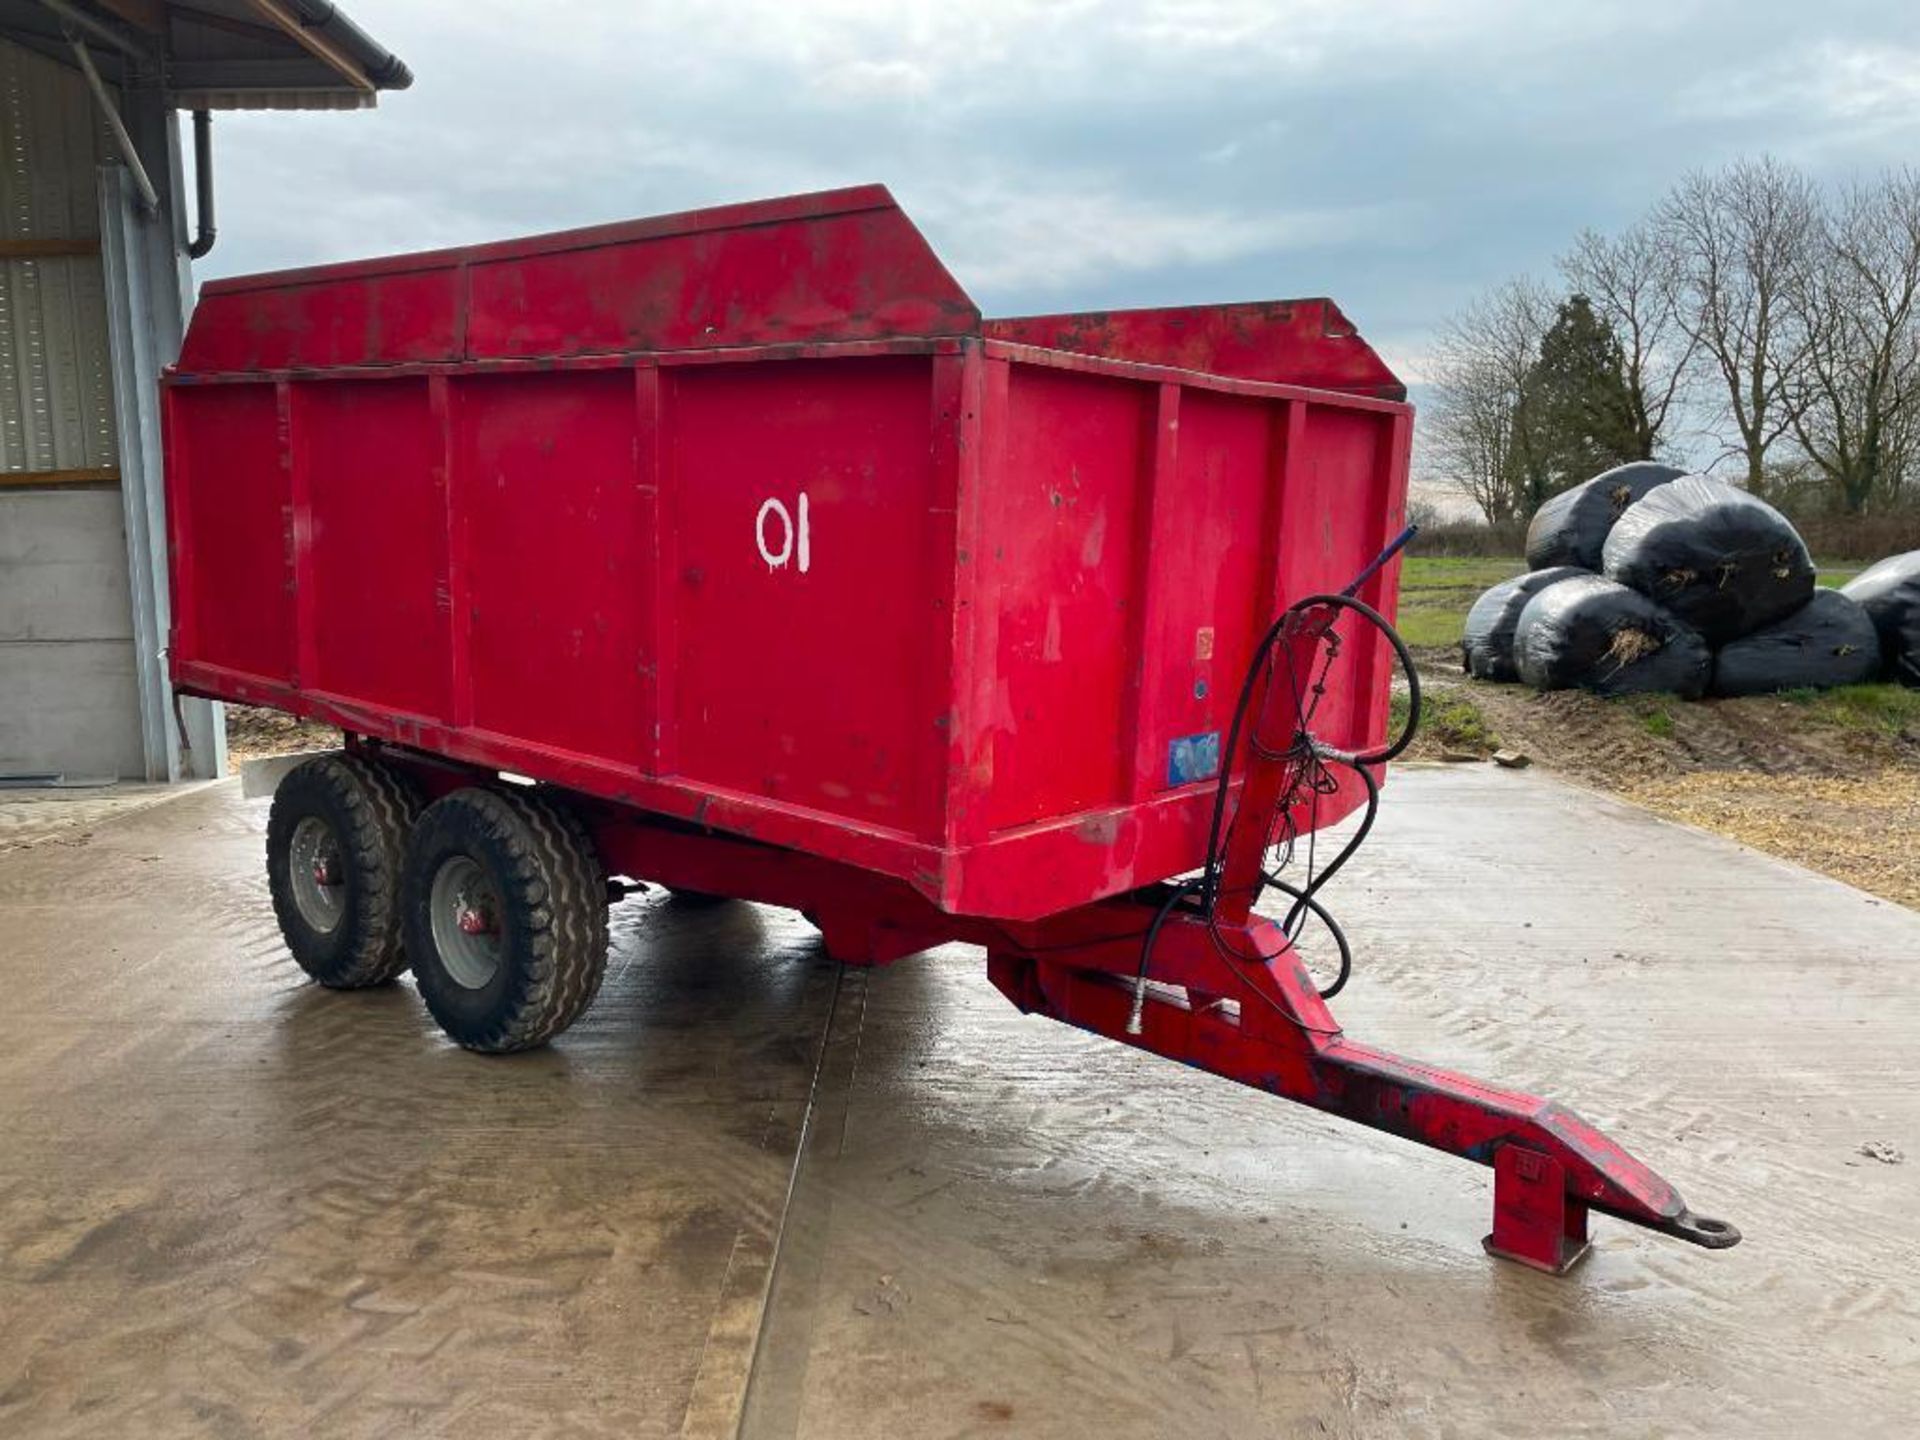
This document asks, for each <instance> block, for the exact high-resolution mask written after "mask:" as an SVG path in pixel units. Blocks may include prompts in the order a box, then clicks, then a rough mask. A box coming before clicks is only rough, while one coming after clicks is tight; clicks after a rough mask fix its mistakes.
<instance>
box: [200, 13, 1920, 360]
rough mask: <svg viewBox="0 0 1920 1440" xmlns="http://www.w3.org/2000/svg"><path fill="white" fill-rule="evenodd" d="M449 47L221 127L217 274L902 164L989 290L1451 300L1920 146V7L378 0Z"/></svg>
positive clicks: (1009, 297) (1009, 300)
mask: <svg viewBox="0 0 1920 1440" xmlns="http://www.w3.org/2000/svg"><path fill="white" fill-rule="evenodd" d="M346 8H347V9H348V10H349V12H350V13H352V15H353V16H354V18H355V19H356V20H357V21H359V22H360V24H361V25H362V26H363V27H364V28H365V29H367V30H368V31H369V32H371V33H372V34H373V35H374V36H375V37H376V38H378V39H379V40H380V41H382V42H383V43H385V44H386V45H388V46H390V47H391V48H392V49H393V50H395V51H396V52H397V53H398V54H399V55H400V56H401V57H402V58H403V59H405V60H406V61H407V63H408V64H409V65H410V66H411V67H412V68H413V71H414V74H415V76H416V79H415V82H414V85H413V88H412V89H411V90H408V91H405V92H402V93H399V94H389V95H385V96H383V97H382V98H381V102H380V106H379V108H378V109H377V110H374V111H370V112H361V113H353V114H290V115H276V114H233V115H222V116H220V117H219V118H218V120H217V121H216V136H215V144H216V160H215V163H216V168H217V172H218V177H219V188H220V243H219V246H218V248H217V249H215V251H214V252H213V254H212V255H211V256H209V257H208V258H207V259H206V260H205V261H203V262H201V264H200V265H199V266H197V267H196V272H197V274H198V275H199V276H200V277H201V278H207V277H211V276H215V275H222V274H231V273H236V272H239V271H247V270H258V269H264V268H271V267H278V266H283V265H294V264H303V263H310V262H314V261H319V260H333V259H345V258H350V257H353V256H360V255H370V254H379V253H383V252H390V251H395V250H405V249H421V248H426V247H431V246H436V245H444V244H449V243H455V242H462V241H471V240H482V239H494V238H498V237H502V236H507V235H515V234H525V233H530V232H534V231H540V230H551V229H558V228H562V227H566V226H572V225H582V224H588V223H592V222H596V221H603V220H612V219H620V218H625V217H629V216H636V215H648V214H655V213H659V212H662V211H669V210H678V209H685V208H687V207H690V206H696V205H706V204H712V203H717V202H724V201H730V200H745V199H751V198H754V197H758V196H764V195H777V194H785V193H790V192H794V191H800V190H812V189H819V188H824V187H829V186H835V185H843V184H849V183H855V182H861V181H868V180H881V181H884V182H885V183H887V184H888V185H890V186H891V187H892V188H893V190H894V193H895V194H896V195H897V196H898V197H899V198H900V199H901V201H902V202H903V203H904V204H905V205H906V207H907V209H908V210H909V212H910V213H911V214H912V215H913V216H914V217H915V219H916V220H918V222H919V223H920V225H921V226H922V228H923V229H924V230H925V231H926V232H927V234H928V235H929V237H930V238H931V239H932V241H933V244H934V246H935V247H936V248H937V249H938V250H939V251H940V253H941V255H942V256H943V257H944V258H945V259H946V261H947V263H948V265H949V266H950V268H952V270H953V271H954V273H955V274H956V275H957V276H958V278H959V279H960V280H961V282H962V283H963V284H965V285H966V286H967V287H968V288H969V289H970V290H971V291H972V292H973V293H974V295H975V297H976V299H978V300H979V302H980V304H981V306H982V307H983V309H985V310H986V311H987V312H988V313H989V314H994V313H999V314H1013V313H1021V312H1026V311H1035V310H1053V309H1079V308H1093V307H1101V308H1105V307H1114V306H1126V305H1153V304H1179V303H1191V302H1199V301H1217V300H1244V299H1263V298H1271V297H1284V296H1292V295H1318V294H1328V295H1332V296H1334V297H1335V298H1336V299H1337V300H1338V301H1339V302H1340V304H1341V305H1342V307H1343V308H1345V310H1346V311H1347V313H1348V314H1349V315H1350V316H1352V317H1353V318H1354V320H1355V321H1356V322H1357V323H1358V324H1359V325H1360V327H1361V329H1362V332H1363V333H1364V334H1366V335H1367V336H1368V337H1369V338H1370V339H1372V340H1373V341H1374V342H1375V343H1376V344H1377V345H1379V346H1380V348H1381V349H1382V350H1383V351H1384V352H1385V353H1386V355H1387V357H1388V359H1389V360H1390V361H1391V362H1393V363H1395V364H1396V365H1397V366H1398V367H1400V368H1401V369H1402V372H1403V374H1405V375H1406V376H1407V378H1408V379H1410V380H1413V381H1415V382H1418V380H1419V379H1420V366H1421V359H1422V354H1423V351H1424V348H1425V346H1426V343H1427V340H1428V337H1429V336H1430V335H1431V333H1432V329H1433V327H1434V326H1435V324H1436V323H1437V322H1438V321H1439V320H1440V319H1441V318H1442V317H1443V316H1445V315H1446V314H1447V312H1448V311H1450V310H1452V309H1454V308H1455V307H1457V306H1458V305H1460V304H1461V303H1462V302H1463V301H1465V300H1466V299H1468V298H1469V297H1470V296H1471V295H1472V294H1473V293H1474V292H1476V291H1478V290H1479V289H1481V288H1483V287H1485V286H1487V285H1489V284H1492V283H1494V282H1496V281H1498V280H1501V279H1503V278H1505V277H1506V276H1508V275H1511V274H1513V273H1516V272H1518V271H1523V270H1533V271H1537V272H1541V273H1545V272H1546V271H1547V270H1548V269H1549V268H1550V266H1551V264H1552V261H1553V257H1554V256H1555V255H1556V254H1557V253H1558V252H1559V251H1560V250H1561V249H1562V248H1564V246H1565V244H1566V242H1567V240H1568V239H1569V237H1571V236H1572V235H1573V234H1574V233H1575V232H1576V231H1577V230H1578V229H1579V228H1580V227H1582V226H1584V225H1595V226H1600V227H1609V226H1613V225H1616V224H1618V223H1621V222H1623V221H1625V220H1627V219H1630V218H1631V217H1633V216H1634V215H1635V214H1637V213H1638V212H1639V211H1641V210H1642V209H1644V208H1645V207H1646V206H1647V205H1648V204H1649V203H1650V202H1651V201H1652V200H1654V199H1655V198H1656V197H1657V196H1658V195H1659V194H1660V193H1661V192H1662V191H1663V190H1664V189H1665V188H1666V187H1667V186H1668V185H1669V184H1671V183H1672V182H1673V181H1674V180H1675V179H1676V178H1677V177H1678V176H1680V175H1681V174H1682V173H1684V172H1685V171H1687V170H1688V169H1691V168H1695V167H1701V166H1714V165H1717V164H1719V163H1721V162H1723V161H1726V160H1728V159H1731V158H1733V157H1735V156H1739V155H1752V154H1758V153H1760V152H1763V151H1771V152H1772V153H1774V154H1776V155H1779V156H1781V157H1783V158H1785V159H1788V160H1791V161H1794V162H1797V163H1799V164H1802V165H1804V166H1806V167H1808V168H1810V169H1812V170H1814V171H1816V172H1819V173H1821V174H1823V175H1834V176H1841V175H1846V174H1850V173H1855V172H1866V171H1871V170H1874V169H1877V168H1879V167H1881V166H1883V165H1886V164H1889V163H1896V162H1900V161H1907V160H1912V159H1914V158H1915V157H1916V156H1920V15H1917V14H1916V9H1915V5H1914V3H1913V0H1882V3H1877V4H1859V3H1851V0H1840V3H1834V0H1823V3H1820V4H1807V3H1805V0H1794V3H1768V0H1759V3H1732V0H1697V3H1696V0H1660V3H1640V4H1607V3H1596V0H1533V3H1517V0H1516V3H1498V0H1444V3H1421V0H1368V3H1335V0H1316V3H1299V0H1267V3H1260V0H1136V3H1119V0H1115V3H1097V0H1051V3H1022V0H939V3H925V4H921V3H908V0H902V3H895V4H883V3H857V0H706V3H694V0H676V3H667V0H575V3H570V4H563V3H556V0H547V3H539V4H534V3H523V0H458V3H455V0H349V3H348V4H347V6H346Z"/></svg>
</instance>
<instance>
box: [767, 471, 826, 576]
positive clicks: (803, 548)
mask: <svg viewBox="0 0 1920 1440" xmlns="http://www.w3.org/2000/svg"><path fill="white" fill-rule="evenodd" d="M799 510H800V519H799V521H798V522H797V523H796V522H795V520H794V518H793V515H792V513H791V512H790V511H788V509H787V507H786V506H785V505H784V504H782V503H781V502H780V501H778V500H774V499H768V500H765V501H762V502H761V505H760V513H759V515H757V516H755V517H754V522H753V539H754V543H755V544H756V545H758V546H759V547H760V558H761V559H762V560H764V561H766V562H767V569H768V570H784V569H786V567H787V565H788V564H789V563H792V562H794V561H795V559H796V552H798V555H797V559H798V566H799V570H800V573H801V574H802V575H804V574H806V573H807V571H808V570H809V569H810V568H811V567H812V565H813V522H812V521H811V519H810V518H809V517H808V514H807V492H806V491H804V490H802V491H801V492H800V504H799Z"/></svg>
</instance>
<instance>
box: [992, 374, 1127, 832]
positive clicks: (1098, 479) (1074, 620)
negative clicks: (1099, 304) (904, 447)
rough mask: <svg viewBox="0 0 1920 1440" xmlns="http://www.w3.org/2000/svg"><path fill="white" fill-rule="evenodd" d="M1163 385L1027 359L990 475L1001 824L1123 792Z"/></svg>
mask: <svg viewBox="0 0 1920 1440" xmlns="http://www.w3.org/2000/svg"><path fill="white" fill-rule="evenodd" d="M1157 394H1158V392H1157V388H1156V387H1155V386H1152V385H1146V384H1141V383H1139V382H1138V381H1134V380H1129V379H1116V378H1110V377H1107V376H1097V375H1082V374H1076V373H1073V372H1071V371H1065V370H1047V369H1041V368H1038V367H1032V366H1020V365H1016V366H1014V367H1013V368H1012V374H1011V377H1010V381H1009V386H1008V392H1007V398H1006V411H1005V415H1004V417H1003V418H1002V422H1001V423H1002V424H1003V425H1004V427H1005V439H1004V451H1003V452H1002V454H1001V456H1000V468H999V471H998V473H997V474H995V475H993V476H991V477H989V478H988V479H987V481H986V483H987V484H988V485H989V486H990V493H991V498H990V500H989V502H988V504H989V509H990V512H991V515H992V524H991V530H990V536H991V544H990V546H989V550H988V556H987V557H986V560H985V563H987V564H990V565H992V566H994V567H995V568H996V569H997V570H998V571H999V572H1000V575H1001V576H1002V577H1003V578H1002V580H1001V589H1000V609H999V646H998V659H997V669H996V673H997V678H998V691H997V701H998V703H997V706H996V713H995V716H994V727H995V737H994V745H993V778H992V792H991V794H990V795H989V797H988V804H987V816H988V823H989V825H990V826H991V828H993V829H995V830H1003V829H1007V828H1009V827H1012V826H1016V825H1023V824H1026V823H1028V822H1030V821H1034V820H1040V819H1044V818H1048V817H1052V816H1059V815H1067V814H1071V813H1073V812H1075V811H1078V810H1084V809H1087V808H1089V807H1091V806H1095V805H1101V804H1107V803H1111V802H1113V801H1116V800H1119V799H1122V798H1124V796H1125V794H1126V792H1127V788H1128V787H1127V778H1128V777H1129V776H1130V775H1131V773H1132V768H1133V767H1132V761H1131V758H1130V757H1125V756H1122V755H1121V754H1120V752H1119V747H1117V746H1116V744H1115V743H1114V742H1115V737H1116V734H1117V732H1118V728H1119V722H1120V718H1121V716H1122V715H1123V714H1124V713H1125V709H1126V702H1127V699H1128V696H1129V693H1130V686H1129V683H1128V681H1129V676H1130V674H1131V673H1132V664H1131V659H1132V657H1131V656H1130V654H1129V649H1130V647H1131V643H1132V639H1133V632H1134V629H1135V627H1134V625H1133V624H1132V622H1131V616H1132V613H1133V612H1132V607H1133V606H1135V605H1137V604H1138V599H1139V597H1138V593H1137V575H1136V563H1135V552H1136V546H1137V545H1138V543H1139V541H1140V538H1141V537H1140V526H1139V514H1138V507H1139V502H1140V488H1141V487H1140V482H1141V476H1142V473H1143V465H1144V463H1145V458H1146V455H1147V453H1148V447H1149V445H1150V441H1151V423H1152V419H1153V415H1154V405H1155V402H1156V399H1157Z"/></svg>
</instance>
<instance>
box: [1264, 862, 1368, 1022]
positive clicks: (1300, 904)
mask: <svg viewBox="0 0 1920 1440" xmlns="http://www.w3.org/2000/svg"><path fill="white" fill-rule="evenodd" d="M1266 882H1267V884H1268V885H1269V886H1271V887H1272V888H1273V889H1275V890H1278V891H1280V893H1281V894H1283V895H1291V896H1293V899H1294V910H1295V911H1296V912H1297V913H1300V914H1307V913H1311V914H1313V915H1315V916H1317V917H1318V918H1319V921H1320V923H1321V924H1322V925H1324V926H1326V927H1327V933H1328V934H1329V935H1331V936H1332V937H1333V943H1334V944H1335V945H1336V946H1338V947H1339V950H1340V973H1339V974H1338V975H1336V976H1335V977H1334V979H1333V983H1332V984H1330V985H1328V986H1327V987H1326V988H1325V989H1324V990H1321V991H1320V998H1321V999H1322V1000H1331V999H1332V998H1333V997H1334V996H1336V995H1338V994H1339V993H1340V992H1341V991H1342V990H1344V989H1346V988H1347V980H1348V978H1349V977H1350V976H1351V975H1352V974H1353V947H1352V946H1350V945H1348V944H1347V932H1346V931H1344V930H1342V929H1341V928H1340V922H1339V921H1337V920H1335V919H1334V918H1333V916H1332V914H1331V913H1330V912H1329V911H1328V910H1327V907H1326V906H1324V905H1322V904H1321V903H1320V902H1319V901H1318V900H1316V899H1314V898H1313V892H1312V890H1311V889H1306V890H1303V889H1301V888H1300V887H1299V886H1298V885H1289V884H1288V883H1287V882H1286V881H1285V880H1282V879H1281V878H1280V877H1279V876H1278V875H1271V874H1270V875H1268V876H1266ZM1282 928H1283V929H1284V928H1285V927H1284V926H1283V927H1282ZM1287 938H1288V939H1289V940H1291V939H1293V938H1294V937H1293V935H1292V934H1291V933H1289V934H1288V936H1287Z"/></svg>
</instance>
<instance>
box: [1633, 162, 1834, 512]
mask: <svg viewBox="0 0 1920 1440" xmlns="http://www.w3.org/2000/svg"><path fill="white" fill-rule="evenodd" d="M1816 213H1817V204H1816V199H1815V193H1814V190H1813V187H1812V185H1811V184H1810V183H1809V182H1808V181H1807V179H1806V177H1805V176H1803V175H1801V174H1800V173H1799V172H1798V171H1795V170H1792V169H1789V168H1788V167H1787V166H1785V165H1782V164H1780V163H1779V162H1778V161H1776V160H1773V159H1771V158H1767V159H1761V160H1742V161H1739V162H1738V163H1736V164H1734V165H1733V166H1731V167H1729V168H1728V169H1726V170H1724V171H1721V172H1720V173H1719V174H1717V175H1708V174H1704V173H1698V172H1696V173H1695V174H1693V175H1690V176H1688V177H1687V178H1686V179H1685V180H1683V181H1682V182H1681V183H1680V185H1679V186H1678V187H1677V188H1676V189H1675V190H1674V191H1673V193H1672V194H1670V195H1669V196H1668V197H1667V199H1666V200H1665V201H1664V202H1663V203H1662V204H1661V206H1660V208H1659V210H1658V212H1657V218H1656V222H1655V223H1656V224H1657V226H1658V228H1659V232H1660V236H1661V244H1662V245H1663V246H1666V247H1668V248H1670V250H1671V253H1672V254H1673V256H1674V260H1675V263H1676V266H1677V271H1676V278H1677V285H1678V288H1677V294H1678V297H1679V305H1678V309H1677V312H1676V313H1677V315H1678V318H1679V321H1680V324H1681V325H1682V327H1683V328H1684V329H1685V331H1686V333H1687V335H1688V337H1689V338H1690V339H1691V340H1692V341H1693V343H1694V345H1695V346H1696V347H1697V355H1698V359H1699V363H1700V364H1701V366H1702V368H1703V369H1704V370H1705V371H1706V372H1707V374H1708V376H1709V378H1710V379H1711V380H1712V381H1714V382H1715V383H1716V385H1717V387H1718V388H1719V389H1720V390H1721V391H1722V392H1723V393H1724V394H1725V396H1726V400H1727V419H1728V420H1729V422H1730V423H1731V426H1732V429H1733V432H1734V433H1733V435H1732V436H1731V437H1729V439H1730V441H1731V443H1730V446H1729V448H1730V450H1731V451H1732V452H1733V453H1735V454H1738V455H1741V456H1742V457H1743V458H1744V459H1745V462H1746V480H1747V486H1748V488H1749V489H1751V490H1753V491H1754V492H1755V493H1760V492H1762V491H1763V490H1764V489H1765V488H1766V478H1767V452H1768V451H1769V450H1770V449H1771V448H1772V447H1773V445H1774V442H1775V441H1777V440H1779V439H1780V437H1781V436H1782V435H1784V434H1786V433H1787V432H1788V431H1789V430H1790V429H1791V428H1792V426H1793V418H1794V417H1793V409H1794V404H1795V396H1796V393H1797V392H1796V388H1795V384H1794V381H1793V378H1792V376H1793V371H1794V368H1795V366H1796V365H1797V364H1798V361H1799V356H1798V354H1797V353H1796V347H1795V329H1794V325H1793V316H1792V314H1791V307H1790V305H1789V302H1788V297H1787V290H1788V287H1789V286H1790V285H1791V284H1792V282H1793V277H1794V275H1795V273H1796V271H1797V268H1798V267H1799V265H1800V264H1801V258H1800V257H1801V253H1802V250H1803V248H1804V247H1805V246H1806V244H1807V243H1808V240H1809V237H1810V236H1811V234H1812V233H1813V231H1814V226H1815V216H1816Z"/></svg>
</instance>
